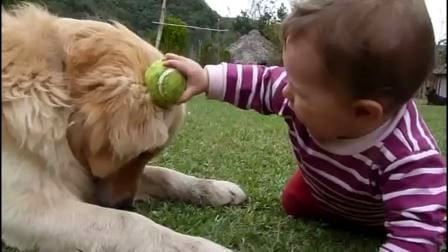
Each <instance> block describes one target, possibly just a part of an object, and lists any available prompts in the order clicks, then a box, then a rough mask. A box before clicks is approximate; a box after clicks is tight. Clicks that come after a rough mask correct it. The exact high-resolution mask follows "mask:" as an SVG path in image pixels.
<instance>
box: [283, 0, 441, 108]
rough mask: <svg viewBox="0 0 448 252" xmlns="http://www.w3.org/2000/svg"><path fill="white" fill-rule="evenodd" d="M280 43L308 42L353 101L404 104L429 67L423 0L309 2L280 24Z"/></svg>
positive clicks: (430, 44) (430, 46) (430, 43)
mask: <svg viewBox="0 0 448 252" xmlns="http://www.w3.org/2000/svg"><path fill="white" fill-rule="evenodd" d="M282 35H283V41H284V43H285V44H286V41H287V40H288V45H289V44H293V43H294V40H297V39H302V38H304V39H310V41H311V42H312V43H313V45H314V46H316V49H317V50H318V52H319V53H320V54H321V56H322V59H323V62H324V65H325V68H326V71H328V73H329V74H330V76H332V77H333V78H336V79H337V80H340V81H341V82H342V83H344V84H346V88H347V90H348V91H349V92H351V96H352V97H353V98H355V99H387V101H389V102H388V104H389V105H391V106H392V107H393V108H397V107H398V106H400V105H402V104H403V103H405V102H407V101H408V100H409V99H410V98H412V96H413V95H414V94H415V92H416V91H417V90H418V89H419V87H420V86H421V85H422V84H423V82H424V80H425V79H426V77H427V76H428V74H429V73H430V71H431V70H432V68H433V65H434V58H435V54H434V50H435V41H434V32H433V28H432V25H431V20H430V18H429V15H428V12H427V9H426V6H425V3H424V1H423V0H310V1H307V2H305V3H297V4H296V5H295V6H294V7H293V10H292V13H291V14H290V15H289V16H288V17H287V18H286V19H285V21H284V23H283V33H282Z"/></svg>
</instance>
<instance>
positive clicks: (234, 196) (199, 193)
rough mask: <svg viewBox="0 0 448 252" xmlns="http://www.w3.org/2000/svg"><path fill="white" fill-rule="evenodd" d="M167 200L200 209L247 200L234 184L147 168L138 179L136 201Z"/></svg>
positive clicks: (161, 168)
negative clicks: (192, 205) (195, 205)
mask: <svg viewBox="0 0 448 252" xmlns="http://www.w3.org/2000/svg"><path fill="white" fill-rule="evenodd" d="M150 198H157V199H170V200H180V201H186V202H191V203H195V204H200V205H212V206H222V205H227V204H231V205H237V204H241V203H243V202H244V201H245V200H246V199H247V197H246V194H245V193H244V191H243V190H242V189H241V188H240V187H239V186H238V185H236V184H234V183H232V182H228V181H222V180H213V179H202V178H197V177H194V176H190V175H186V174H183V173H180V172H177V171H174V170H171V169H168V168H163V167H157V166H146V167H145V169H144V171H143V174H142V176H141V178H140V183H139V186H138V189H137V194H136V197H135V199H136V200H148V199H150Z"/></svg>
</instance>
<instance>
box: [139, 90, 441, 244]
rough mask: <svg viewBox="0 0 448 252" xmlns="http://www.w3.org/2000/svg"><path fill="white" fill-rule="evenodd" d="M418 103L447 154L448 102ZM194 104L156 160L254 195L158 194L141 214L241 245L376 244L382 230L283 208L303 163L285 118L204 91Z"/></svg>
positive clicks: (177, 227) (179, 227)
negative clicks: (196, 197)
mask: <svg viewBox="0 0 448 252" xmlns="http://www.w3.org/2000/svg"><path fill="white" fill-rule="evenodd" d="M419 107H420V110H421V111H422V113H423V115H424V117H425V119H426V121H427V123H428V125H429V127H430V128H431V129H432V131H433V133H434V135H435V137H436V138H437V139H438V141H439V144H440V148H441V149H442V150H443V151H444V154H445V142H446V133H445V132H446V125H445V122H446V118H445V117H446V113H445V109H446V108H445V107H436V106H426V105H422V104H420V105H419ZM188 111H189V114H188V116H187V121H186V125H185V127H184V128H183V129H182V130H181V131H180V133H179V135H178V136H177V137H176V139H175V141H174V142H173V144H172V145H171V146H170V147H169V148H168V149H167V150H166V151H165V152H164V153H163V154H162V155H161V156H160V157H159V158H157V159H156V160H155V163H157V164H158V165H162V166H166V167H171V168H176V169H177V170H179V171H181V172H185V173H187V174H192V175H195V176H199V177H208V178H216V179H223V180H230V181H233V182H235V183H237V184H239V185H241V186H242V187H243V189H244V190H245V191H246V193H247V194H248V196H249V202H248V203H246V204H245V205H243V206H234V207H223V208H212V207H198V206H193V205H188V204H183V203H175V202H157V201H155V202H151V203H140V204H139V205H138V211H139V212H140V213H142V214H144V215H146V216H148V217H149V218H151V219H152V220H154V221H156V222H158V223H160V224H162V225H165V226H168V227H170V228H172V229H174V230H176V231H179V232H183V233H187V234H190V235H198V236H202V237H206V238H209V239H211V240H213V241H215V242H218V243H220V244H223V245H225V246H227V247H230V248H233V249H235V250H239V251H254V252H255V251H256V252H264V251H266V252H268V251H279V252H283V251H300V252H307V251H310V252H311V251H312V252H315V251H319V252H321V251H322V252H325V251H335V252H338V251H344V252H345V251H346V252H348V251H377V247H378V246H379V245H380V244H381V242H382V238H381V237H378V236H373V235H372V234H369V233H367V232H361V231H359V230H357V231H354V230H345V229H342V228H339V229H336V228H335V227H332V226H329V225H327V224H326V223H325V222H323V221H312V220H294V219H290V218H288V217H286V216H285V214H284V213H283V212H282V211H281V206H280V202H279V193H280V192H281V190H282V188H283V185H284V184H285V182H286V180H287V179H288V177H289V176H290V175H291V173H292V172H293V171H294V170H295V169H296V164H295V162H294V159H293V156H292V152H291V148H290V145H289V142H288V139H287V129H286V125H285V124H284V123H283V120H282V119H281V118H278V117H275V116H261V115H259V114H257V113H255V112H251V111H242V110H239V109H237V108H233V107H232V106H230V105H226V104H223V103H220V102H216V101H207V100H205V99H204V98H203V97H198V98H195V99H193V101H191V102H190V103H189V106H188Z"/></svg>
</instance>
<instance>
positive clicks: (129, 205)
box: [112, 199, 135, 211]
mask: <svg viewBox="0 0 448 252" xmlns="http://www.w3.org/2000/svg"><path fill="white" fill-rule="evenodd" d="M112 208H116V209H120V210H126V211H134V210H135V207H134V203H133V199H125V200H122V201H120V202H118V203H117V204H115V206H112Z"/></svg>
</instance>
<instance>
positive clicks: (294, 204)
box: [280, 190, 301, 217]
mask: <svg viewBox="0 0 448 252" xmlns="http://www.w3.org/2000/svg"><path fill="white" fill-rule="evenodd" d="M280 200H281V205H282V208H283V211H284V212H285V213H286V214H287V215H289V216H292V217H299V216H300V215H301V210H300V203H299V202H298V201H297V200H296V199H295V197H294V196H293V195H292V194H291V193H288V192H287V191H285V190H284V191H283V192H282V194H281V196H280Z"/></svg>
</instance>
